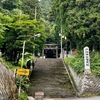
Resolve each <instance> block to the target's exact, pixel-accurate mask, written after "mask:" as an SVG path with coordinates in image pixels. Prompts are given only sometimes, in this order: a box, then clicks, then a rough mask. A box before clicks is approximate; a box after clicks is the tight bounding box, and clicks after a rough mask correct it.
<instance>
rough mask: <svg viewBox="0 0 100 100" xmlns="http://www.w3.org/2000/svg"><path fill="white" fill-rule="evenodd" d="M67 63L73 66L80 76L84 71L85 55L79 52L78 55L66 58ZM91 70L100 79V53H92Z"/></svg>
mask: <svg viewBox="0 0 100 100" xmlns="http://www.w3.org/2000/svg"><path fill="white" fill-rule="evenodd" d="M65 62H66V63H67V64H68V65H70V66H72V67H73V69H74V70H75V71H76V72H77V73H78V74H79V73H82V72H83V71H84V53H83V51H79V52H78V54H77V55H75V56H73V57H70V58H66V59H65ZM90 68H91V71H92V73H93V74H94V75H96V76H99V77H100V53H99V52H91V53H90Z"/></svg>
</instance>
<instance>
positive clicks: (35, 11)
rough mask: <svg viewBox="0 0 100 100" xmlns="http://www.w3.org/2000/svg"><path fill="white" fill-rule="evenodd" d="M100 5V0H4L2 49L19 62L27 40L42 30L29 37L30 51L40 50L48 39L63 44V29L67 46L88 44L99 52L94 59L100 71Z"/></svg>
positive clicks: (0, 31)
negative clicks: (61, 38) (61, 37)
mask: <svg viewBox="0 0 100 100" xmlns="http://www.w3.org/2000/svg"><path fill="white" fill-rule="evenodd" d="M99 9H100V0H41V1H38V0H0V49H1V51H2V53H3V57H4V58H5V59H6V60H8V61H14V62H17V61H18V59H20V57H21V53H22V46H23V41H24V40H27V39H28V38H30V37H32V36H34V35H35V34H38V33H40V34H41V36H40V37H39V38H37V37H36V39H34V38H32V39H30V40H29V41H27V45H26V48H25V51H27V52H31V53H33V52H35V53H36V54H38V52H41V50H42V48H43V46H44V44H45V43H57V44H60V36H59V34H60V33H61V32H62V35H63V37H66V40H65V39H63V41H62V42H63V48H64V50H67V51H71V50H75V49H77V50H78V51H81V50H83V48H84V47H85V46H88V47H89V49H90V53H96V55H97V56H95V57H94V56H93V58H94V60H95V59H97V60H98V62H97V63H96V61H97V60H95V62H93V64H94V63H95V64H94V65H93V68H94V66H95V65H96V68H95V69H97V70H98V69H99V72H98V73H100V66H99V58H100V57H99V50H100V10H99ZM61 28H62V31H61ZM34 46H35V49H34ZM97 53H98V54H97ZM81 58H83V56H82V57H81ZM92 60H93V59H92ZM82 61H83V60H82ZM78 65H79V64H78Z"/></svg>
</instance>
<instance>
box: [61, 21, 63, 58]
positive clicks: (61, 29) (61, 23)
mask: <svg viewBox="0 0 100 100" xmlns="http://www.w3.org/2000/svg"><path fill="white" fill-rule="evenodd" d="M62 57H63V54H62V19H61V58H62Z"/></svg>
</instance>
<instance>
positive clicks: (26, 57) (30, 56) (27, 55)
mask: <svg viewBox="0 0 100 100" xmlns="http://www.w3.org/2000/svg"><path fill="white" fill-rule="evenodd" d="M34 59H35V58H34V57H33V55H32V54H30V53H27V52H26V53H25V54H24V62H23V66H24V67H26V63H27V61H28V60H34ZM21 63H22V58H21V59H20V60H19V63H18V64H19V66H21Z"/></svg>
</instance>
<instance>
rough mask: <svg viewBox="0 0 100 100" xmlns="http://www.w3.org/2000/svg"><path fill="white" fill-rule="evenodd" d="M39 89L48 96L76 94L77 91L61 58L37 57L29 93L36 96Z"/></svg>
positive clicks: (70, 95)
mask: <svg viewBox="0 0 100 100" xmlns="http://www.w3.org/2000/svg"><path fill="white" fill-rule="evenodd" d="M37 91H42V92H44V95H45V97H47V98H66V97H74V96H75V91H74V89H73V88H72V85H71V83H70V80H69V77H68V74H67V72H66V71H65V68H64V66H63V63H62V60H61V59H42V58H38V59H37V61H36V64H35V67H34V71H33V73H32V75H31V86H30V87H29V90H28V95H29V96H33V97H34V94H35V92H37Z"/></svg>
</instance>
